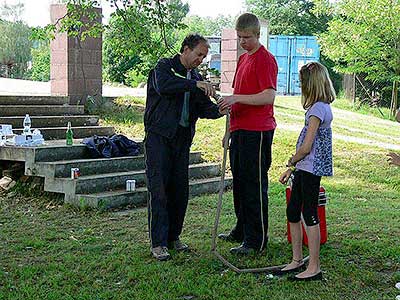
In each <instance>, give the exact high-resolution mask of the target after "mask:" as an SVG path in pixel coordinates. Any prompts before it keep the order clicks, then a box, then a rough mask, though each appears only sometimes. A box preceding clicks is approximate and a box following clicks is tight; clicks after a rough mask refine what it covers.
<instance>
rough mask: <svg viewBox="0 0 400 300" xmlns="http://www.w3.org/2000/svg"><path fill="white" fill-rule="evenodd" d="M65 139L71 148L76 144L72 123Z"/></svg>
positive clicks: (69, 124)
mask: <svg viewBox="0 0 400 300" xmlns="http://www.w3.org/2000/svg"><path fill="white" fill-rule="evenodd" d="M65 139H66V143H67V145H68V146H71V145H72V144H73V143H74V134H73V132H72V128H71V122H68V125H67V132H66V133H65Z"/></svg>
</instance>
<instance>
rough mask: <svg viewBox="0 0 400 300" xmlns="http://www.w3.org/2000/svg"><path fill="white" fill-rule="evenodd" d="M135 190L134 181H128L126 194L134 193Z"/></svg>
mask: <svg viewBox="0 0 400 300" xmlns="http://www.w3.org/2000/svg"><path fill="white" fill-rule="evenodd" d="M135 190H136V180H135V179H129V180H127V181H126V191H127V192H134V191H135Z"/></svg>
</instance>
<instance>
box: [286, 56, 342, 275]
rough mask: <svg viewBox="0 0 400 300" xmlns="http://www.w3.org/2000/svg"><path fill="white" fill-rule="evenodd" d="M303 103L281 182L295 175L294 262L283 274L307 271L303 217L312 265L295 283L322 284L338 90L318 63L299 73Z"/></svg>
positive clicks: (291, 218)
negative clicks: (323, 212)
mask: <svg viewBox="0 0 400 300" xmlns="http://www.w3.org/2000/svg"><path fill="white" fill-rule="evenodd" d="M300 81H301V93H302V96H301V103H302V105H303V107H304V109H306V110H307V112H306V116H305V125H304V128H303V130H302V131H301V133H300V136H299V138H298V140H297V145H296V153H295V154H294V155H293V156H292V157H291V158H290V159H289V161H288V164H287V167H288V169H287V170H286V172H284V173H283V174H282V175H281V177H280V179H279V181H280V182H281V183H283V184H286V183H287V181H288V179H289V177H290V176H291V174H292V173H293V174H294V178H293V186H292V193H291V197H290V201H289V205H288V207H287V210H286V214H287V218H288V221H289V224H290V233H291V237H292V252H293V258H292V261H291V262H290V263H289V264H287V265H286V266H285V267H284V268H283V269H282V270H281V271H280V273H281V274H284V273H293V272H296V271H300V270H301V269H303V267H304V262H303V249H302V231H301V214H302V213H303V218H304V222H305V223H306V225H307V229H306V230H307V237H308V247H309V252H310V261H309V264H308V267H307V269H306V270H305V271H303V272H301V273H299V274H297V275H296V276H294V277H291V279H293V280H304V281H308V280H320V279H322V273H321V268H320V260H319V248H320V231H319V219H318V213H317V207H318V195H319V187H320V182H321V176H332V175H333V168H332V130H331V122H332V118H333V117H332V110H331V107H330V105H329V104H330V103H332V102H333V101H334V100H335V97H336V95H335V90H334V89H333V86H332V82H331V80H330V78H329V74H328V71H327V69H326V68H325V67H324V66H323V65H321V64H320V63H318V62H310V63H308V64H306V65H304V66H303V67H302V68H301V69H300Z"/></svg>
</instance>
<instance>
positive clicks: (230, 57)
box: [221, 28, 244, 94]
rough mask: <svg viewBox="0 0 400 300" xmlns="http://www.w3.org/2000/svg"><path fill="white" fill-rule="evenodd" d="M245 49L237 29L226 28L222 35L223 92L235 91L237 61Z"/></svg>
mask: <svg viewBox="0 0 400 300" xmlns="http://www.w3.org/2000/svg"><path fill="white" fill-rule="evenodd" d="M242 53H244V50H243V49H242V48H241V47H240V45H239V40H238V38H237V35H236V30H235V29H232V28H225V29H223V30H222V36H221V92H222V93H229V94H231V93H232V92H233V88H232V82H233V76H234V75H235V70H236V63H237V60H238V58H239V56H240V55H241V54H242Z"/></svg>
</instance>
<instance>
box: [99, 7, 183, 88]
mask: <svg viewBox="0 0 400 300" xmlns="http://www.w3.org/2000/svg"><path fill="white" fill-rule="evenodd" d="M140 2H143V1H137V2H132V3H131V5H130V6H127V7H125V8H117V11H116V12H115V13H114V14H113V15H112V16H111V18H110V23H109V25H108V27H107V28H106V30H105V34H104V65H105V69H106V72H105V73H106V74H107V78H108V79H110V80H112V81H117V82H123V83H125V84H127V83H128V81H130V82H134V80H133V79H132V78H130V79H129V80H127V78H128V77H131V76H132V75H134V74H138V75H139V74H142V75H147V74H148V72H149V70H150V69H151V68H152V67H154V65H155V63H156V62H157V60H158V59H159V58H160V57H162V56H165V55H166V54H169V55H171V54H175V53H177V49H176V48H175V47H174V42H175V41H176V39H177V30H178V29H181V28H183V27H184V25H183V24H182V20H183V18H184V17H185V15H186V14H187V12H188V11H189V7H188V5H187V4H182V2H181V1H180V0H169V1H163V2H162V4H161V5H162V7H161V6H160V8H159V9H160V10H161V12H160V10H157V11H154V10H153V8H156V6H154V3H153V4H151V5H153V6H154V7H153V6H152V8H149V7H146V6H143V4H142V3H140ZM149 9H150V11H151V13H149ZM158 14H160V15H161V17H160V18H162V20H160V19H159V18H158V17H157V16H158ZM155 19H157V21H155ZM161 21H162V22H161Z"/></svg>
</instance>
